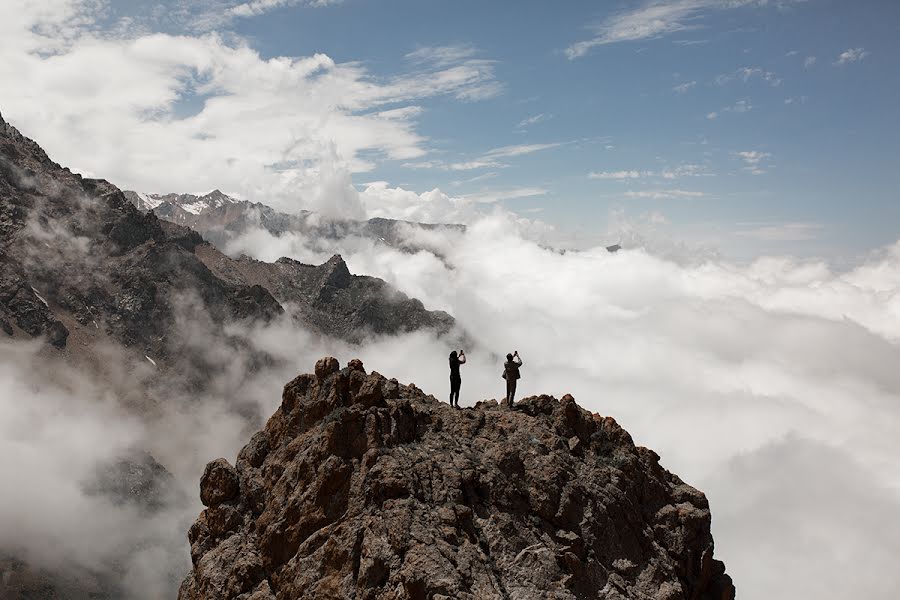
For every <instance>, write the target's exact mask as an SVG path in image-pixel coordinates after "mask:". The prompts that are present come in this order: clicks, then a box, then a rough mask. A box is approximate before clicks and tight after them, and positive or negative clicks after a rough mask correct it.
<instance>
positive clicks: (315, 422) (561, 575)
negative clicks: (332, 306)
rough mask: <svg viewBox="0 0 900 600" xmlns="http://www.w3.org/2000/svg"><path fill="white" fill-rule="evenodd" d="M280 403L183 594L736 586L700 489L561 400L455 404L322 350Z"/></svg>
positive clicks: (396, 599)
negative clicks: (310, 371) (311, 372)
mask: <svg viewBox="0 0 900 600" xmlns="http://www.w3.org/2000/svg"><path fill="white" fill-rule="evenodd" d="M313 381H315V382H316V383H315V384H314V385H313V384H312V382H313ZM282 400H283V402H282V408H280V409H279V410H278V411H276V413H275V414H274V415H273V416H272V418H271V419H270V420H269V422H268V423H267V424H266V427H265V430H264V431H263V432H262V433H261V434H257V435H256V436H254V438H253V440H251V443H250V444H248V445H247V447H245V448H244V450H242V451H241V455H240V458H239V460H238V463H237V475H238V476H239V478H240V482H241V484H240V485H241V494H240V496H237V497H234V496H231V498H232V502H229V503H228V504H222V505H220V506H217V507H216V508H209V509H207V510H206V511H204V513H203V514H201V517H200V519H198V521H197V523H195V524H194V526H193V527H192V528H191V531H190V533H189V539H190V541H191V555H192V558H193V559H194V569H193V571H192V572H191V574H190V575H189V576H188V578H187V579H186V580H185V581H184V583H183V584H182V586H181V591H180V593H179V598H180V599H181V600H199V599H201V598H202V599H207V598H208V599H212V598H216V599H218V598H241V599H245V598H246V599H248V600H249V599H251V598H257V599H259V600H269V599H271V598H279V599H291V600H293V599H314V598H315V599H324V600H327V599H338V598H341V599H343V598H358V599H360V600H363V599H367V600H401V599H402V600H411V599H430V600H433V599H437V598H454V599H466V600H482V599H484V600H493V599H497V600H500V599H511V598H521V599H531V598H541V599H543V598H549V599H557V600H562V599H587V598H609V599H612V598H620V599H621V598H635V599H637V598H640V599H644V598H670V599H672V600H675V599H678V600H733V598H734V587H733V585H732V583H731V579H730V578H729V577H728V575H727V574H725V568H724V565H723V564H722V563H721V562H719V561H717V560H715V559H713V540H712V536H711V534H710V522H711V517H710V512H709V505H708V503H707V501H706V498H705V496H703V494H702V493H701V492H699V491H697V490H695V489H694V488H691V487H690V486H687V485H686V484H684V483H683V482H682V481H681V480H680V479H678V477H676V476H675V475H672V474H671V473H669V472H668V471H666V470H665V469H663V468H662V467H661V466H660V465H659V457H658V456H657V455H656V454H655V453H653V452H651V451H649V450H647V449H645V448H638V447H636V446H635V445H634V444H633V442H632V441H631V437H630V436H629V435H628V433H627V432H625V431H624V430H623V429H621V427H619V426H618V424H616V422H615V421H614V420H613V419H611V418H601V417H598V416H596V415H591V414H590V413H588V412H587V411H585V410H583V409H582V408H579V407H578V405H577V404H576V403H575V401H574V399H573V398H571V397H566V398H564V399H563V400H562V401H557V400H556V399H554V398H552V397H551V396H537V397H532V398H525V399H523V400H522V402H521V403H520V404H519V407H520V410H517V411H500V410H497V408H496V404H495V403H482V404H480V405H478V406H477V407H476V408H475V409H473V410H467V411H455V410H450V409H449V407H447V405H445V404H440V403H437V402H435V401H434V400H433V398H431V397H429V396H426V395H425V394H424V393H423V392H421V391H420V390H419V389H418V388H416V387H414V386H411V385H410V386H404V385H400V384H399V383H397V382H396V381H395V380H388V379H385V378H384V377H382V376H381V375H379V374H378V373H374V372H373V373H371V374H369V375H365V373H364V371H362V366H361V364H358V365H357V364H354V365H353V366H351V367H348V368H346V369H343V370H341V369H340V368H339V365H338V364H337V361H336V360H335V359H333V358H327V359H322V360H320V361H319V362H318V363H317V365H316V375H315V378H313V377H312V376H301V377H298V378H297V379H295V380H294V381H293V382H291V383H290V384H288V385H287V386H285V391H284V395H283V398H282ZM285 407H289V410H286V408H285ZM261 440H265V444H264V445H263V443H262V441H261ZM263 446H264V447H265V451H263V450H262V448H263ZM222 462H224V461H221V460H220V461H216V462H215V463H211V468H210V469H208V470H210V471H211V470H212V465H216V468H217V469H218V468H221V469H223V472H227V469H226V467H228V465H227V463H225V464H224V465H222V464H221V463H222ZM255 463H258V464H255ZM228 468H230V467H228ZM204 479H207V476H206V474H205V475H204ZM210 479H211V476H210ZM207 484H209V482H207ZM217 489H218V488H217ZM226 495H227V494H223V495H221V496H223V497H224V496H226ZM233 513H235V514H233Z"/></svg>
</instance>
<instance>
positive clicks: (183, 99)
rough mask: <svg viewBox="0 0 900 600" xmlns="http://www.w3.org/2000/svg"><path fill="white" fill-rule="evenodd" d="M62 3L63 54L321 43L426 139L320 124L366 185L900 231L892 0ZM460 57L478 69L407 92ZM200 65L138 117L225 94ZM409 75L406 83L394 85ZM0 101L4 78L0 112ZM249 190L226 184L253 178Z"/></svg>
mask: <svg viewBox="0 0 900 600" xmlns="http://www.w3.org/2000/svg"><path fill="white" fill-rule="evenodd" d="M9 1H12V0H9ZM58 1H59V2H64V1H65V0H58ZM66 3H67V4H69V5H74V8H73V9H72V10H73V11H75V13H80V14H87V15H89V14H90V13H91V11H92V10H93V11H95V12H94V14H93V16H92V18H91V19H89V20H91V23H90V25H89V26H88V27H86V28H85V29H84V30H83V31H81V32H78V33H77V34H71V33H69V34H68V36H69V38H73V37H78V40H79V41H78V42H76V43H75V45H72V46H70V47H69V48H68V49H67V51H68V52H70V54H73V55H75V54H76V53H78V51H82V54H84V52H83V50H84V46H85V45H86V42H85V41H83V40H85V39H88V37H89V36H91V37H94V38H97V37H99V38H104V39H105V40H106V43H107V44H109V43H111V42H110V40H111V39H113V38H115V39H116V41H118V42H120V43H121V39H123V38H130V39H132V40H133V39H135V38H139V37H141V36H152V34H154V33H156V32H163V33H166V34H169V35H170V36H180V39H185V38H187V39H198V40H207V41H208V40H209V36H210V35H211V34H215V35H217V38H218V39H220V40H221V43H222V44H225V45H227V46H229V47H231V48H235V47H247V48H249V49H252V51H254V52H256V53H258V57H259V59H260V60H261V61H266V60H269V59H272V58H277V57H292V58H294V59H297V60H303V59H304V57H311V56H314V55H316V54H317V53H321V54H324V55H327V57H329V58H330V59H331V60H332V61H333V62H334V63H335V64H337V65H339V66H344V65H353V67H354V68H358V69H360V70H361V74H360V75H359V76H358V77H357V76H356V75H354V77H356V79H355V81H356V82H357V83H358V82H369V83H373V84H375V85H378V86H380V87H381V96H380V98H379V100H378V101H376V102H371V103H369V104H366V103H365V102H357V103H354V104H353V105H352V106H351V107H350V108H346V107H342V108H340V109H339V110H340V111H341V112H342V114H343V115H344V116H346V115H369V116H371V115H374V114H376V113H380V112H382V111H389V110H392V109H398V110H405V111H407V112H404V113H403V117H402V118H400V119H398V121H402V128H405V132H401V133H398V132H393V133H391V134H390V135H394V133H396V134H397V135H406V136H407V137H410V136H412V137H414V138H415V139H414V140H413V139H411V138H410V139H409V140H407V141H404V142H398V143H397V144H395V145H393V146H391V148H393V150H385V147H382V146H380V145H379V143H378V142H367V143H360V144H357V145H354V146H353V148H352V149H351V150H348V151H343V150H341V144H343V143H344V142H343V141H342V140H340V139H337V138H338V137H340V136H346V137H348V138H352V137H354V135H356V134H354V133H353V132H352V126H348V128H345V129H342V130H341V132H343V133H340V134H332V133H329V134H327V135H325V134H323V136H324V141H323V142H322V143H320V144H318V147H319V148H322V147H327V146H328V145H329V144H331V143H334V144H335V145H336V147H337V150H336V152H337V154H338V155H340V156H341V157H342V160H343V159H344V158H345V157H347V156H351V155H352V156H351V159H350V160H349V161H345V162H353V161H357V163H358V162H359V161H363V162H365V163H366V165H365V167H364V168H361V167H360V166H359V165H358V164H356V166H353V165H351V166H348V167H347V170H348V171H349V177H350V178H351V180H352V183H353V185H354V186H356V189H358V190H360V191H363V190H365V187H366V184H367V183H370V182H377V181H382V182H387V185H389V186H390V187H392V188H395V187H396V188H402V189H404V190H409V191H414V192H417V193H423V192H427V191H429V190H432V189H434V188H439V189H440V190H441V191H442V192H443V193H444V194H447V195H449V196H452V197H454V198H467V199H468V200H469V201H471V202H475V203H478V204H482V203H484V204H495V205H498V206H501V207H504V208H506V209H508V210H511V211H514V212H516V213H519V214H521V215H523V216H527V217H529V218H538V219H540V220H542V221H545V222H547V223H550V224H552V225H554V226H557V227H558V228H560V229H561V230H562V231H565V232H567V233H566V235H569V236H577V237H578V238H579V239H583V240H584V242H585V243H590V242H591V241H604V240H609V239H610V236H613V237H615V232H614V231H611V230H610V226H611V225H610V224H611V218H612V217H611V215H615V219H618V220H623V219H624V220H626V221H628V222H629V223H631V224H632V226H634V227H636V228H638V229H642V230H644V229H646V230H648V231H652V234H653V235H664V236H667V237H669V238H671V239H673V240H676V241H683V242H685V243H688V244H699V245H709V246H711V247H714V248H717V249H719V250H721V251H722V252H723V253H724V254H725V255H728V256H734V257H737V258H746V257H749V256H753V255H757V254H761V253H789V254H796V255H800V256H808V255H822V256H827V257H830V258H836V257H842V258H843V259H848V257H851V256H852V257H856V256H857V255H860V254H862V253H865V252H867V251H869V250H871V249H872V248H875V247H877V246H880V245H884V244H888V243H891V242H893V241H896V240H897V239H898V237H900V236H898V226H900V198H898V194H897V189H898V187H900V186H898V184H900V174H898V169H897V167H898V165H900V148H898V143H897V135H898V129H900V122H898V118H897V114H896V107H897V106H898V105H900V102H898V100H900V97H898V96H900V81H898V73H900V68H898V67H900V52H898V46H900V35H898V34H900V5H897V3H894V2H887V1H872V0H868V1H863V2H855V3H847V2H841V1H837V0H808V1H799V0H796V1H792V0H781V1H774V0H772V1H768V2H767V1H764V0H738V1H736V2H734V1H726V0H675V1H670V2H639V1H638V2H565V3H554V2H546V1H536V0H530V1H522V2H516V3H508V2H507V3H499V2H493V3H485V2H470V1H458V2H436V1H426V2H423V1H412V0H386V1H380V2H373V1H368V0H343V1H329V0H318V1H315V2H298V1H291V0H254V1H252V2H244V3H240V2H235V1H232V2H229V1H227V0H206V1H204V2H194V3H186V2H174V3H169V4H157V3H154V4H147V3H130V2H129V3H126V2H111V3H100V4H101V5H104V4H105V7H104V8H103V9H102V10H98V9H97V8H96V6H94V5H96V4H97V3H96V2H78V1H76V0H68V1H67V2H66ZM29 26H30V27H31V28H32V30H35V29H38V30H40V29H41V28H40V27H37V28H35V27H34V23H31V24H30V25H29ZM88 31H89V32H88ZM86 32H88V33H86ZM55 35H57V37H59V38H60V39H62V38H65V37H66V34H65V33H58V32H57V33H56V34H55ZM79 36H80V37H79ZM157 54H158V51H157ZM179 60H181V61H185V60H186V59H184V58H181V59H179ZM143 64H144V63H141V65H143ZM458 67H459V68H465V69H469V70H470V71H474V72H477V75H474V76H473V77H474V78H475V79H473V80H472V81H469V80H467V82H466V83H464V84H460V85H458V86H457V85H456V84H454V85H453V86H447V88H446V89H443V88H442V89H441V90H440V91H435V92H434V93H429V92H427V91H426V90H423V89H419V88H417V89H416V91H406V90H407V89H409V88H410V86H412V87H415V85H425V86H426V87H427V85H428V84H427V83H426V84H421V81H422V80H424V79H425V78H426V76H436V75H435V74H436V73H439V72H440V73H442V74H446V73H448V72H450V71H452V70H453V69H456V68H458ZM204 68H205V67H204V66H200V67H198V66H197V65H190V67H189V69H192V70H194V71H193V72H194V73H195V75H194V76H193V77H194V81H192V82H191V83H190V85H188V84H185V85H184V87H182V89H179V90H175V91H174V93H173V97H172V98H167V99H165V100H160V102H164V104H161V105H160V107H159V108H156V107H154V108H153V110H149V109H145V111H144V112H143V113H141V116H140V118H141V119H147V118H157V120H158V123H157V124H158V125H160V126H162V125H161V124H164V123H169V124H172V123H177V121H178V120H179V119H193V120H194V121H197V120H198V119H197V117H198V116H203V115H202V114H200V113H202V112H203V111H204V109H211V108H213V104H212V103H210V102H209V101H210V100H215V99H216V98H217V97H219V96H226V95H227V94H223V93H222V92H221V90H214V91H212V92H208V93H203V94H198V93H196V90H197V89H198V88H200V87H201V86H202V84H203V81H204V77H207V75H205V74H204V73H203V69H204ZM228 68H234V67H228ZM216 76H217V75H212V77H216ZM191 77H192V76H191V75H187V76H184V77H181V78H180V79H179V81H181V82H183V81H184V80H185V79H190V78H191ZM316 77H317V75H316V74H313V75H309V76H308V78H307V81H306V83H307V84H309V83H310V82H314V81H315V78H316ZM442 77H443V75H442ZM467 77H468V75H467ZM400 80H402V81H403V86H399V87H403V88H404V91H403V92H402V93H399V92H397V93H395V92H396V90H395V89H394V88H396V87H398V86H397V85H394V84H395V82H398V81H400ZM416 82H418V83H416ZM167 85H171V84H167ZM437 87H440V86H437ZM387 88H391V91H390V92H388V91H385V90H386V89H387ZM279 89H280V88H279ZM392 94H393V95H392ZM7 100H8V99H6V98H4V97H3V96H2V93H0V102H2V103H0V110H4V111H5V112H4V114H9V109H8V108H6V106H7V105H8V104H10V102H9V101H7ZM113 110H114V109H113ZM210 112H212V111H211V110H208V112H207V114H209V113H210ZM148 114H149V115H151V117H147V115H148ZM152 115H156V117H154V116H152ZM10 116H11V117H12V121H13V122H14V123H15V122H16V116H18V115H16V114H11V115H10ZM26 117H27V115H26ZM289 117H290V113H287V114H286V121H285V122H286V123H287V122H288V120H289ZM23 118H24V117H23ZM321 118H322V119H327V118H328V117H327V116H326V117H321ZM392 118H393V117H392ZM32 121H34V122H35V123H37V122H38V119H37V117H33V118H32ZM25 122H26V123H27V122H28V119H25ZM36 126H37V125H36ZM285 126H286V127H288V126H289V125H287V124H286V125H285ZM250 127H252V126H250ZM125 129H128V128H125ZM304 131H307V130H306V129H304ZM48 135H49V134H48ZM121 135H124V134H121ZM204 135H205V134H204ZM221 135H222V134H221V133H219V134H209V135H208V136H207V137H209V138H210V139H212V138H216V139H221ZM297 135H303V134H299V133H298V134H297ZM328 135H330V136H331V137H330V138H329V137H328ZM377 135H379V134H378V133H377V132H375V131H374V130H373V133H372V136H376V137H377ZM35 137H39V136H37V135H35ZM195 137H197V134H195ZM39 139H40V138H39ZM98 141H99V140H98ZM116 141H117V142H119V141H120V140H118V139H116ZM399 146H403V149H401V150H398V147H399ZM411 148H415V151H413V150H411ZM61 152H62V153H63V155H64V156H63V157H64V158H65V155H66V151H65V150H64V149H61ZM282 152H284V151H283V150H282ZM305 152H310V150H308V149H307V150H305ZM72 153H73V154H75V153H76V150H75V149H72ZM82 154H83V152H82ZM412 154H418V155H417V156H412ZM275 162H278V161H275ZM266 164H267V165H268V166H271V165H272V164H274V162H272V161H270V162H268V163H266ZM279 164H280V163H279ZM292 164H293V163H292ZM88 166H91V165H88ZM100 166H101V165H97V168H98V170H99V168H100ZM102 166H103V167H104V168H106V169H107V170H104V171H103V172H102V173H101V174H102V175H104V176H108V177H110V178H111V179H113V180H114V181H116V182H117V183H120V185H124V186H128V185H129V184H132V183H133V184H134V185H141V184H143V186H144V187H146V186H147V184H146V183H144V181H143V180H140V179H139V180H137V181H134V182H132V179H135V178H134V177H131V176H130V175H128V173H126V172H124V171H123V174H122V176H121V177H120V178H119V179H118V180H116V173H115V172H114V173H112V174H111V175H110V174H109V173H108V169H110V168H112V169H113V170H115V163H110V161H106V162H104V163H103V164H102ZM204 168H207V167H204V166H203V165H199V164H198V166H197V170H198V171H199V170H203V169H204ZM87 170H90V169H87ZM180 181H181V180H177V179H176V180H173V181H172V182H171V186H175V187H178V186H182V187H183V186H184V185H185V184H184V183H180ZM210 183H212V181H210ZM159 185H160V186H165V185H166V183H165V182H160V184H159ZM197 185H198V186H201V187H202V185H206V180H204V183H203V184H201V183H199V182H198V184H197ZM171 186H170V187H171ZM248 186H249V184H246V182H244V183H241V184H240V185H238V184H234V185H232V188H231V191H233V192H235V193H239V194H242V195H244V196H252V195H254V194H253V193H252V192H249V191H248V190H249V189H252V186H249V187H248ZM212 187H223V189H226V188H228V182H227V181H226V182H222V184H221V185H214V186H212ZM237 188H240V189H237ZM150 191H168V190H163V189H154V190H150ZM179 191H181V190H179ZM191 191H202V190H200V189H198V190H191ZM260 193H261V192H260ZM252 199H254V200H262V201H266V198H264V197H253V198H252ZM275 204H278V203H277V202H275Z"/></svg>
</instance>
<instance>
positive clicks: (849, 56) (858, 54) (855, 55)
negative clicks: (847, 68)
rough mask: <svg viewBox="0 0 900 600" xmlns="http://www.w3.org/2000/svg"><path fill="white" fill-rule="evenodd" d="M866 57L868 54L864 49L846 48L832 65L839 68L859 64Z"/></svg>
mask: <svg viewBox="0 0 900 600" xmlns="http://www.w3.org/2000/svg"><path fill="white" fill-rule="evenodd" d="M868 55H869V52H868V51H866V50H865V49H864V48H848V49H847V50H844V51H843V52H841V55H840V56H838V57H837V60H836V61H834V65H835V66H838V67H839V66H841V65H846V64H849V63H855V62H859V61H861V60H862V59H864V58H865V57H867V56H868Z"/></svg>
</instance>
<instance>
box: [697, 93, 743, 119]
mask: <svg viewBox="0 0 900 600" xmlns="http://www.w3.org/2000/svg"><path fill="white" fill-rule="evenodd" d="M751 110H753V104H751V103H750V100H747V99H746V98H745V99H743V100H738V101H737V102H735V103H734V104H732V105H731V106H725V107H723V108H720V109H719V110H717V111H713V112H710V113H707V114H706V118H707V119H709V120H713V119H718V118H719V117H720V116H721V115H722V113H738V114H741V113H747V112H750V111H751Z"/></svg>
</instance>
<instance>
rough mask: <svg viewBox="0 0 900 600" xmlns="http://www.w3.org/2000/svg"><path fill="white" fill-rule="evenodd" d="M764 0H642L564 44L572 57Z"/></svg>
mask: <svg viewBox="0 0 900 600" xmlns="http://www.w3.org/2000/svg"><path fill="white" fill-rule="evenodd" d="M767 3H768V2H767V0H674V1H666V2H663V1H661V0H652V1H649V2H644V3H643V4H642V5H641V6H640V7H639V8H636V9H633V10H626V11H623V12H620V13H618V14H615V15H613V16H611V17H609V18H607V19H606V20H604V21H603V22H602V23H600V24H599V25H597V26H596V27H593V29H594V32H595V35H594V37H592V38H591V39H588V40H584V41H580V42H577V43H574V44H572V45H571V46H569V47H568V48H566V56H568V58H569V59H570V60H571V59H575V58H579V57H581V56H584V55H585V54H587V53H588V52H589V51H591V50H592V49H593V48H596V47H597V46H602V45H605V44H615V43H618V42H633V41H639V40H646V39H653V38H659V37H662V36H665V35H668V34H671V33H676V32H679V31H685V30H689V29H696V28H698V27H700V25H699V22H700V21H701V20H702V18H703V16H704V13H706V12H708V11H711V10H724V9H729V8H738V7H742V6H753V5H756V6H762V5H765V4H767Z"/></svg>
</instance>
